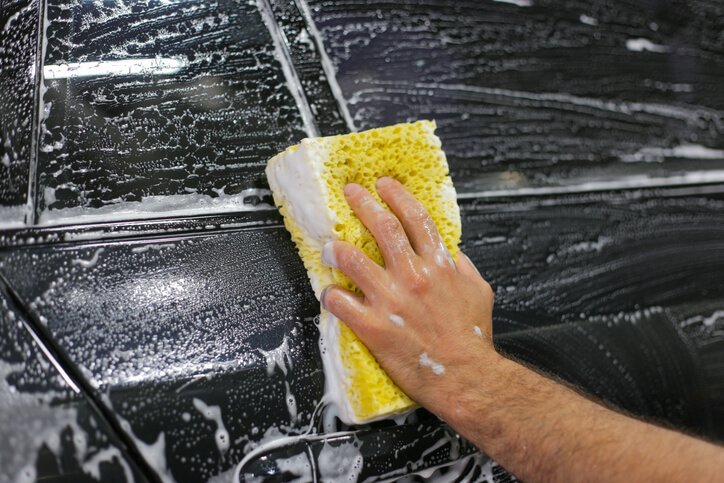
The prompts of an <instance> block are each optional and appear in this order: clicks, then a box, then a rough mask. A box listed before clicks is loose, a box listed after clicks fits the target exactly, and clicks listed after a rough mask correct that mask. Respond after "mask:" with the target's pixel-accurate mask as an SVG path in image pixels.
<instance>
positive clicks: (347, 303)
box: [319, 285, 370, 330]
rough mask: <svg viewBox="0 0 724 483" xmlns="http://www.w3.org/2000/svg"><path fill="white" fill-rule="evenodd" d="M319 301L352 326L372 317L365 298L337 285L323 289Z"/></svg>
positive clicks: (326, 308)
mask: <svg viewBox="0 0 724 483" xmlns="http://www.w3.org/2000/svg"><path fill="white" fill-rule="evenodd" d="M319 301H320V303H321V304H322V307H324V309H325V310H327V311H328V312H331V313H332V314H334V315H335V316H336V317H337V318H338V319H339V320H341V321H343V322H345V323H347V324H348V325H349V326H350V328H352V327H354V326H359V325H360V324H363V323H364V321H365V320H368V319H369V318H370V317H369V315H368V313H367V312H368V308H367V307H366V306H365V303H364V299H363V298H362V297H358V296H356V295H355V294H353V293H351V292H348V291H347V290H345V289H343V288H342V287H339V286H337V285H329V286H327V287H326V288H325V289H324V290H322V295H321V296H320V297H319ZM353 330H354V329H353Z"/></svg>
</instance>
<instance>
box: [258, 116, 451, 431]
mask: <svg viewBox="0 0 724 483" xmlns="http://www.w3.org/2000/svg"><path fill="white" fill-rule="evenodd" d="M434 132H435V123H434V121H418V122H416V123H411V124H409V123H408V124H397V125H395V126H389V127H384V128H379V129H372V130H369V131H365V132H360V133H352V134H347V135H341V136H330V137H325V138H314V139H304V140H302V142H301V143H300V144H299V145H296V146H292V147H290V148H288V149H287V150H286V151H284V152H283V153H281V154H279V155H277V156H275V157H274V158H272V159H271V160H270V161H269V163H268V165H267V168H266V173H267V177H268V179H269V185H270V187H271V189H272V193H273V196H274V201H275V203H276V204H277V206H279V211H280V213H281V214H282V215H283V217H284V224H285V226H286V228H287V229H288V230H289V232H290V233H291V235H292V240H293V241H294V243H295V244H296V245H297V248H298V250H299V254H300V256H301V258H302V260H303V262H304V266H305V268H306V269H307V273H308V274H309V278H310V280H311V282H312V287H313V288H314V292H315V295H316V296H317V298H319V296H320V294H321V292H322V290H323V289H324V287H326V286H327V285H329V284H332V283H336V284H338V285H340V286H342V287H344V288H346V289H348V290H351V291H353V292H355V293H357V294H360V295H361V292H360V291H359V289H358V288H357V287H356V286H355V285H354V283H352V281H351V280H350V279H349V278H348V277H347V276H345V275H344V274H343V273H342V272H340V271H339V270H337V269H333V268H328V267H325V266H323V265H322V262H321V250H322V247H323V246H324V244H325V243H326V242H328V241H331V240H343V241H347V242H350V243H352V244H354V245H356V246H357V247H359V248H360V249H361V250H362V251H363V252H364V253H365V254H367V256H369V257H370V258H371V259H372V260H374V261H375V262H377V263H378V264H380V265H384V260H383V258H382V254H381V253H380V250H379V247H378V246H377V243H376V242H375V239H374V237H373V236H372V234H371V233H370V231H369V230H368V229H367V228H366V227H365V226H364V225H363V224H362V223H361V222H360V221H359V219H358V218H357V217H356V216H355V215H354V213H353V211H352V210H351V208H350V207H349V205H348V204H347V202H346V200H345V197H344V186H345V185H346V184H347V183H351V182H354V183H358V184H361V185H362V186H364V187H366V188H367V189H368V190H369V191H370V192H371V193H372V195H373V196H374V197H375V198H376V199H377V200H378V201H379V202H380V203H382V205H383V206H385V208H388V209H389V207H387V205H386V204H385V203H384V202H383V201H382V200H381V199H380V198H379V196H378V195H377V191H376V189H375V184H376V182H377V179H378V178H380V177H382V176H389V177H392V178H395V179H396V180H398V181H400V182H401V183H402V184H403V185H404V186H405V187H406V188H407V189H408V190H409V191H410V192H411V193H412V194H413V195H414V196H415V197H416V198H417V199H418V200H419V201H420V202H421V203H422V204H423V205H424V206H425V208H427V210H428V212H430V215H431V216H432V218H433V220H434V221H435V223H436V225H437V227H438V230H439V231H440V234H441V235H442V238H443V240H444V242H445V244H446V245H447V247H448V249H449V250H450V253H451V254H452V256H453V258H454V259H455V260H457V254H458V251H459V250H458V244H459V243H460V234H461V224H460V211H459V208H458V205H457V200H456V194H455V189H454V187H453V185H452V181H451V179H450V177H449V176H448V173H449V168H448V164H447V159H446V157H445V153H444V152H443V151H442V149H441V143H440V139H439V138H438V137H437V136H436V135H435V133H434ZM320 331H321V339H320V348H321V351H322V357H323V362H324V370H325V376H326V379H327V391H326V392H327V397H328V398H329V399H331V402H333V403H335V405H336V406H337V408H338V411H339V413H338V414H339V417H340V419H342V420H343V421H344V422H346V423H348V424H358V423H363V422H369V421H372V420H376V419H380V418H384V417H387V416H390V415H395V414H400V413H403V412H405V411H407V410H409V409H412V408H414V407H415V404H414V402H413V401H412V400H411V399H410V398H409V397H407V395H405V394H404V393H403V392H402V391H401V390H400V389H399V388H398V387H397V386H396V385H395V384H394V383H393V382H392V380H391V379H390V378H389V376H388V375H387V374H386V373H385V372H384V370H382V369H381V368H380V366H379V364H378V363H377V361H376V360H375V359H374V357H373V356H372V355H371V354H370V352H369V351H368V350H367V348H366V347H365V346H364V344H362V343H361V342H360V340H359V339H358V338H357V337H356V336H355V334H354V333H353V332H352V331H351V330H350V329H349V328H348V327H347V326H346V325H345V324H344V323H342V322H340V321H338V320H337V319H336V318H335V317H334V316H332V314H329V313H327V312H326V311H324V310H322V315H321V316H320Z"/></svg>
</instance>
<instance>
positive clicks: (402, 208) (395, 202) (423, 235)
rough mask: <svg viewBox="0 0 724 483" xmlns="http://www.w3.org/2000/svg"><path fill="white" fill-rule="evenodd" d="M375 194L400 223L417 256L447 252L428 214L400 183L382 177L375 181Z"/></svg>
mask: <svg viewBox="0 0 724 483" xmlns="http://www.w3.org/2000/svg"><path fill="white" fill-rule="evenodd" d="M377 192H378V193H379V194H380V196H381V197H382V199H383V200H385V202H386V203H387V204H388V205H390V208H392V211H394V212H395V214H396V215H397V217H398V218H399V219H400V221H401V222H402V226H403V227H404V228H405V232H406V233H407V236H408V238H409V240H410V244H411V245H412V247H413V248H414V250H415V252H416V253H417V254H418V255H420V256H425V255H429V254H431V253H433V252H436V251H444V252H447V251H448V250H447V247H446V246H445V243H444V242H443V240H442V237H441V236H440V232H439V231H438V229H437V227H436V226H435V222H434V221H433V219H432V217H431V216H430V214H429V213H428V212H427V210H426V209H425V207H424V206H423V205H422V203H420V202H419V201H417V199H415V197H414V196H412V194H411V193H410V192H409V191H407V189H406V188H405V187H404V186H403V185H402V183H400V182H399V181H397V180H394V179H392V178H387V177H382V178H380V179H379V180H377Z"/></svg>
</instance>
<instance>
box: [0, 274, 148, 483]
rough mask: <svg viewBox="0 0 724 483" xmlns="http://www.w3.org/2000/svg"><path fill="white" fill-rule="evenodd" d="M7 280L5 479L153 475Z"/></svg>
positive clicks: (0, 359)
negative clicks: (63, 363)
mask: <svg viewBox="0 0 724 483" xmlns="http://www.w3.org/2000/svg"><path fill="white" fill-rule="evenodd" d="M1 288H2V293H0V407H2V411H0V423H1V424H0V439H1V440H2V441H3V443H2V444H0V460H1V461H2V470H1V471H0V481H1V482H3V483H4V482H10V481H35V480H48V481H59V480H61V479H63V478H65V481H71V480H72V481H100V480H104V479H106V480H107V479H108V478H115V477H118V476H123V477H124V478H125V479H126V480H127V481H134V480H135V481H147V480H146V478H145V477H144V475H143V473H142V472H141V471H140V470H139V468H138V467H137V465H136V464H135V462H134V461H133V459H132V458H130V457H129V455H128V453H127V451H126V449H125V445H124V444H123V442H122V441H120V440H119V439H118V438H117V437H116V435H115V433H114V431H113V429H111V428H110V427H109V426H108V424H107V422H106V421H105V419H104V417H103V415H102V414H100V413H99V412H98V411H96V410H95V409H94V407H93V405H92V403H90V402H89V401H88V400H87V398H86V397H85V396H84V395H83V394H79V393H78V391H79V388H78V387H77V385H76V384H75V382H74V381H73V379H72V378H71V377H70V376H69V375H68V374H67V373H66V372H65V371H64V370H62V369H61V370H58V361H57V360H56V359H55V358H54V357H53V355H52V354H49V352H48V349H47V348H46V346H45V345H44V344H43V343H42V342H41V341H40V340H39V339H38V336H37V335H36V334H34V333H33V329H32V328H31V327H30V325H29V324H28V323H27V321H26V320H24V319H23V316H22V314H21V313H20V312H19V311H18V310H16V309H17V308H16V307H15V306H14V304H13V303H12V302H11V301H10V300H9V299H8V298H7V297H6V296H5V290H4V289H5V287H4V286H2V287H1Z"/></svg>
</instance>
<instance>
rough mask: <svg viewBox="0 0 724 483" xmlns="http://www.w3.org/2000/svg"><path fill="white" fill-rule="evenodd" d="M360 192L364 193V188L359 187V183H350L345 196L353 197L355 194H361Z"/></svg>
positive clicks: (345, 188)
mask: <svg viewBox="0 0 724 483" xmlns="http://www.w3.org/2000/svg"><path fill="white" fill-rule="evenodd" d="M360 191H362V186H360V185H358V184H357V183H350V184H348V185H347V186H345V187H344V194H345V196H352V195H354V194H355V193H359V192H360Z"/></svg>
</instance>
